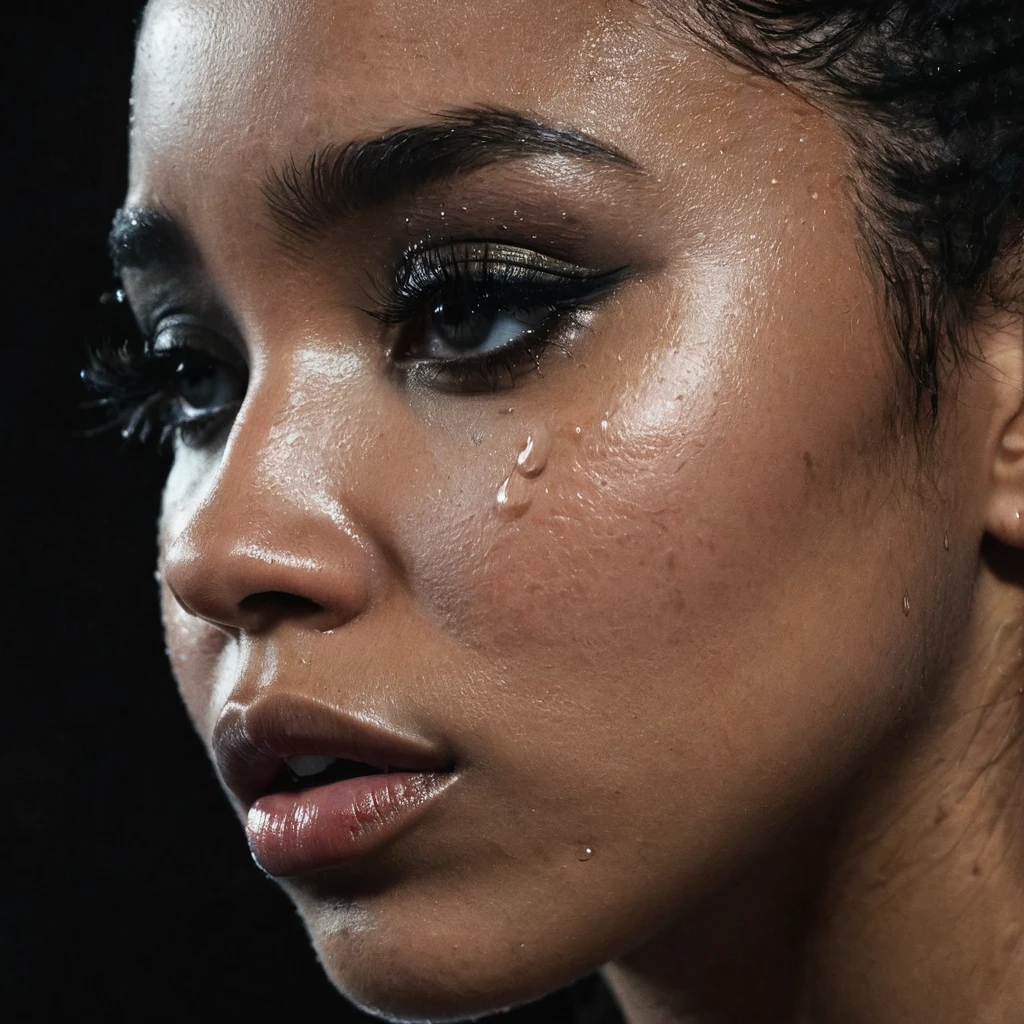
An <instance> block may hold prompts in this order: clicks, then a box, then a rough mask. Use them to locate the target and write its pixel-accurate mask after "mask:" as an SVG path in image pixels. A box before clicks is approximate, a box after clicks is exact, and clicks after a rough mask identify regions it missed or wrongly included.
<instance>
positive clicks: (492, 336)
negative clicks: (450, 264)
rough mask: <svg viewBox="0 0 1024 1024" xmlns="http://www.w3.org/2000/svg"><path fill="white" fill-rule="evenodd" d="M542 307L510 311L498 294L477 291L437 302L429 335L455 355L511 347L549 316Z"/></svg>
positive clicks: (507, 302) (512, 309)
mask: <svg viewBox="0 0 1024 1024" xmlns="http://www.w3.org/2000/svg"><path fill="white" fill-rule="evenodd" d="M549 312H550V311H549V309H548V308H547V307H545V306H536V307H532V308H529V309H522V308H513V304H510V303H509V301H508V300H507V299H505V298H503V297H502V296H500V295H491V294H489V293H487V292H483V293H480V292H477V293H476V294H475V295H471V296H468V295H465V294H462V295H460V294H458V293H456V294H453V295H450V296H446V297H445V298H442V299H440V300H439V301H438V302H437V303H436V304H435V305H434V308H433V309H432V310H431V313H430V327H431V333H433V334H434V335H435V336H436V338H437V339H438V340H439V341H440V342H441V345H442V346H443V347H444V348H445V349H447V350H449V351H452V352H455V353H463V354H464V353H470V352H473V351H475V350H479V351H485V352H486V351H492V350H494V349H498V348H502V347H503V346H506V345H509V344H512V343H514V342H515V340H516V339H517V338H519V337H522V336H523V335H528V334H531V333H532V332H533V330H534V329H536V328H537V327H539V326H541V325H542V324H543V323H544V321H545V320H546V319H547V317H548V315H549Z"/></svg>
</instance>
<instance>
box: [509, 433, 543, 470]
mask: <svg viewBox="0 0 1024 1024" xmlns="http://www.w3.org/2000/svg"><path fill="white" fill-rule="evenodd" d="M550 455H551V437H550V435H549V434H548V433H547V432H546V431H539V432H538V433H536V434H531V435H530V437H529V438H528V439H527V441H526V447H525V448H524V449H523V450H522V451H521V452H520V453H519V457H518V458H517V459H516V471H517V472H518V473H520V474H521V475H522V476H525V477H528V478H530V479H532V478H533V477H537V476H540V475H541V473H543V472H544V467H545V466H547V464H548V457H549V456H550Z"/></svg>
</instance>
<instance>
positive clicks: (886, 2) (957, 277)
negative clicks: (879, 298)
mask: <svg viewBox="0 0 1024 1024" xmlns="http://www.w3.org/2000/svg"><path fill="white" fill-rule="evenodd" d="M655 6H656V7H657V8H658V9H660V11H661V12H662V13H664V14H665V15H667V16H669V17H670V18H671V19H672V20H673V21H674V22H676V23H677V24H679V25H681V26H682V27H683V28H685V29H688V30H689V31H690V32H692V33H694V34H696V35H697V36H698V37H699V38H701V39H702V40H703V41H704V42H706V43H709V44H710V45H711V46H712V47H714V48H715V49H716V50H718V51H719V52H722V53H724V54H725V55H726V56H727V57H729V58H730V59H732V60H734V61H738V62H739V63H741V64H743V65H745V66H747V67H750V68H752V69H754V70H756V71H758V72H760V73H762V74H765V75H767V76H770V77H772V78H774V79H777V80H779V81H782V82H784V83H786V84H788V85H790V86H792V87H794V88H796V89H797V90H798V91H800V92H801V93H802V94H804V95H805V96H807V98H809V99H810V100H811V101H812V102H814V103H816V104H817V105H819V106H820V107H822V108H823V109H826V110H827V111H828V112H829V113H830V114H831V115H832V116H833V117H834V118H835V119H836V121H837V122H838V123H839V125H840V126H841V127H842V129H843V130H844V131H845V132H846V134H847V136H848V137H849V139H850V140H851V142H852V144H853V151H854V153H855V160H856V163H857V165H858V169H859V171H860V174H859V175H858V176H857V180H856V181H854V182H853V187H854V190H855V198H856V204H857V208H858V215H859V218H860V222H861V228H862V235H863V242H864V246H865V249H866V252H867V254H868V256H869V261H868V263H869V265H870V266H873V267H874V268H875V269H876V271H877V273H878V275H879V277H880V284H881V286H882V289H883V291H884V295H885V301H886V305H887V308H888V311H889V313H890V316H891V318H892V322H893V326H894V331H895V335H896V340H897V342H898V345H899V349H900V351H901V354H902V356H903V361H904V362H905V364H906V366H907V368H908V370H909V371H910V374H911V376H912V379H913V383H914V393H915V400H914V410H915V413H919V412H920V410H921V408H922V406H924V407H926V408H930V410H931V415H932V418H933V420H934V417H935V415H936V413H937V410H938V402H939V380H940V378H941V376H942V374H941V367H942V365H943V363H944V362H946V361H953V362H956V361H959V360H960V359H961V358H962V356H963V355H964V353H965V352H968V351H969V340H968V338H969V336H968V332H967V330H966V328H967V326H968V325H969V324H970V323H971V321H972V320H973V319H974V318H975V317H976V316H977V315H978V314H979V311H980V310H986V309H991V310H993V311H999V310H1002V311H1008V312H1013V313H1020V312H1022V311H1024V281H1022V275H1021V269H1022V261H1021V248H1022V242H1024V223H1022V222H1024V211H1022V202H1024V0H895V2H893V0H852V2H851V0H655Z"/></svg>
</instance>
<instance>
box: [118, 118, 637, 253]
mask: <svg viewBox="0 0 1024 1024" xmlns="http://www.w3.org/2000/svg"><path fill="white" fill-rule="evenodd" d="M531 156H563V157H570V158H575V159H582V160H586V161H589V162H591V163H597V164H603V165H612V166H617V167H620V168H622V169H625V170H628V171H631V172H634V173H642V172H643V168H642V167H641V166H640V165H639V164H638V163H636V161H634V160H633V159H632V158H631V157H629V156H627V155H626V154H625V153H623V152H622V151H621V150H619V149H618V148H616V147H615V146H613V145H610V144H609V143H607V142H602V141H600V140H598V139H596V138H594V137H593V136H591V135H589V134H587V133H585V132H581V131H579V130H577V129H575V128H571V127H565V126H556V125H551V124H547V123H545V122H543V121H540V120H537V119H536V118H533V117H530V116H528V115H526V114H522V113H519V112H517V111H513V110H505V109H502V108H498V107H466V108H459V109H455V110H449V111H446V112H444V113H442V114H441V115H439V116H438V117H436V118H435V119H434V120H432V121H429V122H427V123H426V124H422V125H414V126H411V127H404V128H395V129H392V130H391V131H388V132H385V133H384V134H382V135H378V136H376V137H373V138H369V139H359V140H355V141H352V142H348V143H344V144H330V145H326V146H323V147H321V148H319V149H317V150H315V151H314V152H313V153H312V154H311V155H310V156H309V157H307V158H306V159H305V160H304V161H303V162H301V163H299V162H297V161H295V160H292V161H289V162H288V163H287V164H285V166H284V167H283V168H281V169H280V170H275V171H271V172H270V173H269V174H268V175H267V178H266V181H265V182H264V184H263V187H262V192H263V196H264V199H265V200H266V203H267V208H268V210H269V212H270V215H271V217H272V218H273V220H274V222H275V224H276V225H277V226H278V228H280V229H281V230H282V231H283V232H284V233H285V235H286V236H288V237H290V238H291V239H293V240H296V241H299V242H304V243H310V242H313V241H315V240H317V239H318V238H320V237H322V236H323V235H324V234H326V233H327V232H328V231H329V230H330V229H331V228H332V227H334V226H335V225H337V224H338V223H339V222H340V221H342V220H345V219H346V218H349V217H351V216H353V215H355V214H357V213H359V212H361V211H363V210H366V209H368V208H371V207H374V206H381V205H384V204H386V203H389V202H392V201H394V200H396V199H398V198H400V197H401V196H404V195H410V194H414V193H415V192H417V191H419V190H421V189H423V188H425V187H426V186H428V185H430V184H434V183H437V182H441V181H445V180H447V179H451V178H453V177H457V176H459V175H463V174H468V173H470V172H471V171H475V170H478V169H479V168H481V167H485V166H487V165H488V164H493V163H498V162H504V161H511V160H518V159H523V158H526V157H531ZM108 247H109V250H110V256H111V260H112V261H113V264H114V270H115V272H116V273H121V272H122V271H124V270H128V269H145V268H147V267H149V266H152V265H153V264H164V265H167V264H186V265H187V264H194V263H196V262H197V260H198V257H197V254H196V253H195V250H194V248H193V246H192V245H191V244H190V242H189V241H188V238H187V236H186V235H185V233H184V231H183V230H182V229H181V227H180V226H179V225H178V224H177V223H176V222H175V221H174V220H173V219H172V218H171V217H169V216H168V215H167V214H166V213H164V212H162V211H159V210H150V209H146V208H142V207H130V206H129V207H125V208H123V209H121V210H118V211H117V213H116V214H115V216H114V223H113V227H112V228H111V231H110V236H109V238H108Z"/></svg>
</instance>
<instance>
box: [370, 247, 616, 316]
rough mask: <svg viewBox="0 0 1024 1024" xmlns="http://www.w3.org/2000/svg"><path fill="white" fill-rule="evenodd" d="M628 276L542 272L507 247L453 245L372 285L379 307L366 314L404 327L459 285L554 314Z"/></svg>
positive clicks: (410, 259)
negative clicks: (488, 287)
mask: <svg viewBox="0 0 1024 1024" xmlns="http://www.w3.org/2000/svg"><path fill="white" fill-rule="evenodd" d="M624 270H625V267H616V268H615V269H613V270H608V271H591V270H586V269H584V268H582V267H578V268H577V267H572V266H570V265H569V264H561V265H560V266H555V265H549V266H543V267H541V266H538V264H537V262H536V261H533V260H531V259H530V257H529V256H526V255H524V256H523V257H522V258H521V259H517V258H515V257H513V256H512V255H511V254H510V247H509V246H508V245H507V244H504V243H495V242H459V241H457V240H449V241H447V242H445V243H442V244H439V245H433V246H430V247H429V248H427V247H424V246H419V245H417V246H414V247H412V248H411V249H409V250H407V251H406V253H405V254H404V255H403V257H402V259H401V260H400V261H399V264H398V266H397V268H396V269H395V271H394V273H392V274H391V275H390V276H388V277H387V278H382V279H379V280H376V281H374V282H373V288H372V295H371V298H373V300H374V302H375V305H374V307H373V308H369V309H365V310H364V312H366V313H368V314H369V315H370V316H372V317H373V318H374V319H376V320H379V321H380V322H381V323H384V324H390V325H396V324H402V323H405V322H406V321H408V320H411V319H412V318H413V317H414V316H416V315H417V314H418V313H420V312H422V310H423V304H424V302H426V301H428V300H429V299H430V298H431V297H433V296H438V295H440V294H442V293H443V292H444V291H446V290H448V289H451V288H453V287H455V286H458V285H460V284H462V285H469V286H476V287H479V286H480V285H491V286H492V287H494V288H495V289H496V290H497V291H498V292H499V293H502V295H503V298H505V299H506V300H512V299H516V298H521V299H523V300H527V301H528V302H529V304H530V306H532V307H536V306H544V305H550V306H551V308H552V311H554V310H556V309H558V308H559V307H560V306H562V305H572V306H578V305H580V304H582V303H583V302H585V301H586V299H588V298H592V297H593V296H594V295H595V294H596V293H598V292H600V291H604V290H605V289H606V288H607V287H609V286H611V285H612V284H615V283H617V282H618V280H619V279H620V278H621V276H622V274H623V272H624Z"/></svg>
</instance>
